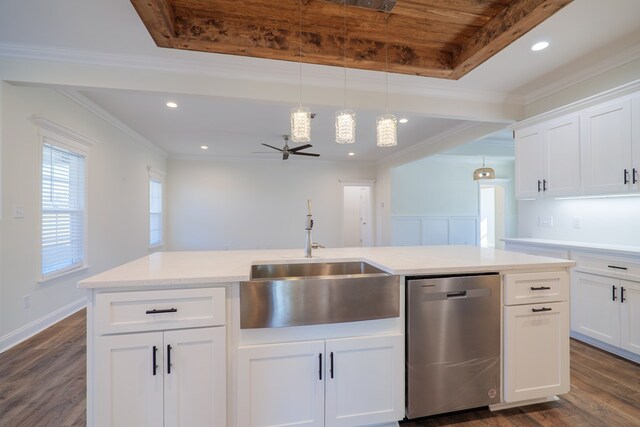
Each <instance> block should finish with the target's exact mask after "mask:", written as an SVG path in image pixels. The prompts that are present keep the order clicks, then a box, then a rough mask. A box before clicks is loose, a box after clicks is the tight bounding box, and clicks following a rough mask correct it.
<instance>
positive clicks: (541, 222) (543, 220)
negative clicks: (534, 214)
mask: <svg viewBox="0 0 640 427" xmlns="http://www.w3.org/2000/svg"><path fill="white" fill-rule="evenodd" d="M538 227H553V217H552V216H539V217H538Z"/></svg>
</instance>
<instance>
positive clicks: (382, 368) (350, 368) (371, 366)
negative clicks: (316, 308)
mask: <svg viewBox="0 0 640 427" xmlns="http://www.w3.org/2000/svg"><path fill="white" fill-rule="evenodd" d="M326 358H327V364H328V365H327V371H326V372H327V378H326V426H327V427H350V426H359V425H372V424H381V423H387V422H396V421H397V420H400V419H402V418H403V417H404V388H403V376H404V363H403V361H404V355H403V340H402V335H399V334H398V335H386V336H377V337H362V338H344V339H334V340H327V342H326Z"/></svg>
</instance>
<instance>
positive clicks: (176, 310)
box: [146, 308, 178, 314]
mask: <svg viewBox="0 0 640 427" xmlns="http://www.w3.org/2000/svg"><path fill="white" fill-rule="evenodd" d="M177 312H178V309H177V308H163V309H160V310H158V309H155V308H154V309H153V310H147V311H146V313H147V314H161V313H177Z"/></svg>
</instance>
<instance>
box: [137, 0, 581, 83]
mask: <svg viewBox="0 0 640 427" xmlns="http://www.w3.org/2000/svg"><path fill="white" fill-rule="evenodd" d="M383 1H384V0H383ZM571 1H572V0H397V3H396V5H395V7H394V8H393V9H392V10H391V12H381V11H377V10H373V9H369V8H363V7H357V6H344V5H343V4H341V3H342V1H337V0H278V1H274V0H131V3H132V4H133V6H134V7H135V9H136V11H137V12H138V14H139V15H140V18H141V19H142V21H143V22H144V25H145V26H146V27H147V30H148V31H149V33H150V34H151V37H152V38H153V40H154V41H155V43H156V45H158V46H159V47H165V48H174V49H187V50H196V51H203V52H215V53H222V54H230V55H242V56H251V57H258V58H268V59H279V60H286V61H296V62H297V61H300V60H302V61H303V62H305V63H312V64H322V65H333V66H339V67H343V66H345V64H346V66H347V67H348V68H359V69H365V70H376V71H384V70H385V69H387V70H388V71H389V72H394V73H401V74H413V75H419V76H426V77H438V78H446V79H459V78H460V77H462V76H464V75H465V74H467V73H468V72H469V71H471V70H473V69H474V68H475V67H477V66H478V65H480V64H482V63H483V62H484V61H486V60H487V59H489V58H491V57H492V56H493V55H495V54H496V53H498V52H499V51H501V50H502V49H504V48H505V47H506V46H508V45H509V44H510V43H512V42H513V41H514V40H516V39H518V37H520V36H522V35H523V34H525V33H526V32H528V31H529V30H531V29H532V28H534V27H535V26H536V25H538V24H540V23H541V22H543V21H544V20H545V19H547V18H548V17H550V16H551V15H553V14H554V13H556V12H557V11H558V10H560V9H561V8H563V7H564V6H566V5H567V4H569V3H571ZM300 26H301V27H302V37H300V30H299V28H300ZM343 34H345V35H346V37H345V36H343ZM301 39H302V56H300V40H301ZM345 39H346V54H345V44H344V43H345ZM386 43H388V53H387V54H386V55H388V65H385V56H386V55H385V44H386Z"/></svg>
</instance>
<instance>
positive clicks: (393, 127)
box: [376, 7, 398, 147]
mask: <svg viewBox="0 0 640 427" xmlns="http://www.w3.org/2000/svg"><path fill="white" fill-rule="evenodd" d="M385 9H386V7H385ZM386 13H388V12H386ZM388 22H389V15H387V17H386V19H385V27H384V28H385V37H386V39H387V40H386V42H385V44H384V94H385V114H384V115H383V116H379V117H378V118H377V119H376V145H377V146H378V147H393V146H395V145H398V120H397V119H396V116H394V115H393V114H389V37H388V34H386V33H387V26H388V24H387V23H388Z"/></svg>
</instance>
